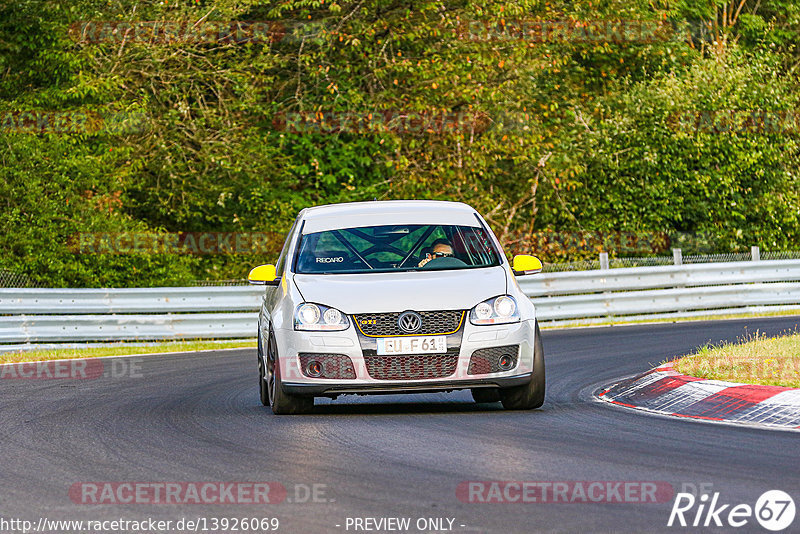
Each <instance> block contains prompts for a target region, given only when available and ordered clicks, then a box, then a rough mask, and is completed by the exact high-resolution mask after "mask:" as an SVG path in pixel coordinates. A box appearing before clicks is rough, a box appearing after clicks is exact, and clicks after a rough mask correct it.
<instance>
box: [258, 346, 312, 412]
mask: <svg viewBox="0 0 800 534" xmlns="http://www.w3.org/2000/svg"><path fill="white" fill-rule="evenodd" d="M264 363H265V364H266V366H265V367H266V374H265V376H264V377H263V379H262V381H261V383H262V386H261V387H262V389H264V388H265V389H266V391H267V398H268V401H269V405H270V406H271V407H272V413H274V414H275V415H290V414H301V413H309V412H310V411H311V410H313V409H314V397H300V396H298V395H290V394H288V393H286V392H285V391H283V383H282V381H281V366H280V360H279V359H278V347H277V343H276V342H275V336H274V335H272V334H270V337H269V343H268V344H267V358H266V361H265V362H264Z"/></svg>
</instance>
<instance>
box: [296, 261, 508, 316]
mask: <svg viewBox="0 0 800 534" xmlns="http://www.w3.org/2000/svg"><path fill="white" fill-rule="evenodd" d="M294 282H295V284H296V285H297V288H298V289H299V290H300V293H301V294H302V296H303V299H304V300H305V301H306V302H315V303H317V304H324V305H326V306H333V307H334V308H337V309H339V310H341V311H342V312H344V313H347V314H353V313H381V312H399V311H405V310H417V311H426V310H468V309H470V308H472V307H473V306H475V305H476V304H478V303H479V302H482V301H484V300H486V299H488V298H491V297H496V296H497V295H502V294H504V293H506V272H505V270H504V269H503V268H502V267H487V268H481V269H463V270H448V271H434V272H424V271H413V272H404V273H370V274H325V275H320V274H295V275H294Z"/></svg>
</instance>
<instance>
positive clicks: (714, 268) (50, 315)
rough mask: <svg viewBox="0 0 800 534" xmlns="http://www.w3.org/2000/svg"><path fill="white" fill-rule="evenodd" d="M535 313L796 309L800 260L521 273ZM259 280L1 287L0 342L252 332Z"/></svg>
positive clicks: (612, 315)
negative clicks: (228, 284) (138, 286)
mask: <svg viewBox="0 0 800 534" xmlns="http://www.w3.org/2000/svg"><path fill="white" fill-rule="evenodd" d="M519 284H520V287H522V289H523V291H524V292H525V294H526V295H528V296H529V297H531V300H532V301H533V303H534V305H535V306H536V308H537V317H538V318H539V319H540V320H541V321H543V322H545V323H546V322H551V324H552V323H558V322H563V321H565V320H576V319H584V320H586V319H591V318H594V319H595V320H608V321H612V322H613V321H618V320H625V319H630V318H631V317H636V318H642V317H644V318H646V317H655V316H664V314H669V316H674V317H681V316H692V315H697V314H698V313H701V312H702V311H703V310H706V311H708V313H709V314H719V313H726V312H727V313H737V312H746V311H750V310H754V309H756V308H757V309H758V310H759V311H768V310H769V309H786V307H787V306H789V307H792V306H796V307H797V308H800V260H779V261H743V262H732V263H715V264H692V265H680V266H664V267H633V268H621V269H601V270H592V271H569V272H559V273H544V274H539V275H535V276H526V277H521V278H519ZM262 291H263V288H260V287H253V286H232V287H188V288H144V289H41V288H32V289H0V349H2V344H11V343H41V342H70V341H122V340H166V339H182V338H183V339H191V338H245V337H254V336H255V323H256V319H257V310H258V307H259V306H260V303H261V294H262Z"/></svg>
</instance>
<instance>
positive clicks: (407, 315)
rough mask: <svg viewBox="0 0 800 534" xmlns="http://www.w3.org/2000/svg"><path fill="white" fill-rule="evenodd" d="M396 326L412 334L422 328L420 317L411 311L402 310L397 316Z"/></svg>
mask: <svg viewBox="0 0 800 534" xmlns="http://www.w3.org/2000/svg"><path fill="white" fill-rule="evenodd" d="M397 326H398V327H399V328H400V330H402V331H403V332H405V333H406V334H413V333H414V332H416V331H418V330H419V329H420V328H422V317H420V316H419V314H418V313H416V312H413V311H407V312H403V313H401V314H400V317H398V318H397Z"/></svg>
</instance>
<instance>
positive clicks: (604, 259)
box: [600, 252, 608, 269]
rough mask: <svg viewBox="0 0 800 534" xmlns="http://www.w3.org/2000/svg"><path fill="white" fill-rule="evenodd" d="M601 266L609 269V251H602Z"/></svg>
mask: <svg viewBox="0 0 800 534" xmlns="http://www.w3.org/2000/svg"><path fill="white" fill-rule="evenodd" d="M600 268H601V269H608V252H601V253H600Z"/></svg>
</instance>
